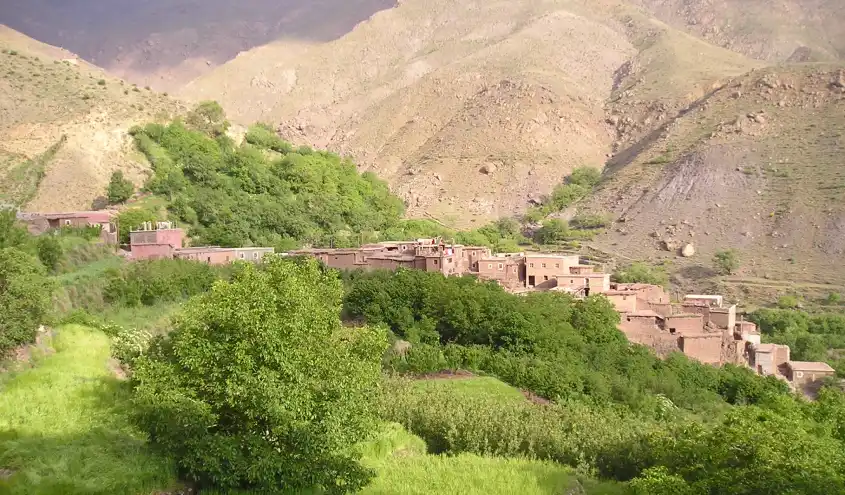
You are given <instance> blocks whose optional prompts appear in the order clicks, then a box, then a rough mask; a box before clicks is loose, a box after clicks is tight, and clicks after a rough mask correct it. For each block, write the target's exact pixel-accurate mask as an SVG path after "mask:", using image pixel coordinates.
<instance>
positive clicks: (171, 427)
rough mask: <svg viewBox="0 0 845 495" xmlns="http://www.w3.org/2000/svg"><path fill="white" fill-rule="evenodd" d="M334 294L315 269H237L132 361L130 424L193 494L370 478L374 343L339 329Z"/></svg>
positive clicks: (335, 485)
mask: <svg viewBox="0 0 845 495" xmlns="http://www.w3.org/2000/svg"><path fill="white" fill-rule="evenodd" d="M341 295H342V287H341V284H340V281H339V280H338V279H337V278H336V276H335V275H333V274H332V272H324V271H323V270H322V269H321V267H320V266H319V265H318V263H317V262H316V261H315V260H284V259H280V258H277V257H271V258H268V259H267V263H266V266H265V269H263V270H259V269H258V268H255V267H253V266H252V265H242V266H241V269H240V271H239V272H238V273H236V274H235V276H234V278H233V280H232V282H217V283H216V284H215V286H214V287H213V288H212V290H211V291H210V292H208V293H206V294H204V295H201V296H198V297H197V298H195V299H193V300H191V302H189V303H188V305H187V307H186V308H185V311H184V313H183V314H182V316H181V317H180V318H179V319H178V321H177V322H176V324H175V330H174V332H173V333H172V334H171V335H170V337H169V338H168V339H167V340H165V341H163V342H161V343H159V344H158V345H157V346H156V347H154V348H153V349H152V350H151V352H150V353H149V354H148V355H145V356H142V357H140V358H138V359H137V360H136V361H135V372H134V374H133V380H134V381H135V383H136V406H137V408H138V409H137V411H138V421H139V423H140V425H141V426H142V427H143V428H144V429H145V430H147V431H148V432H149V434H150V438H151V440H152V442H153V444H154V445H155V446H157V447H158V448H160V449H161V450H163V451H164V452H166V453H168V454H169V455H172V456H173V457H174V458H175V459H176V461H177V463H178V466H179V467H180V469H181V471H182V472H183V474H184V475H186V476H187V477H189V478H190V479H193V480H196V481H198V482H199V483H200V484H201V485H203V486H209V485H213V486H216V487H219V488H223V489H231V488H251V489H256V490H263V491H266V492H271V491H278V490H280V489H287V490H290V491H292V492H301V491H303V490H306V489H310V488H314V487H320V488H322V489H324V490H326V491H327V492H328V493H345V492H347V491H355V490H357V489H359V488H361V487H362V486H364V485H365V484H366V483H367V481H368V480H369V478H370V477H371V473H370V472H369V471H368V470H367V469H365V468H363V467H362V466H361V465H359V463H358V461H357V455H356V454H355V453H354V449H352V446H353V445H354V444H355V443H356V442H358V441H361V440H363V439H365V438H366V437H367V436H368V435H369V434H370V433H371V432H373V431H374V430H375V429H376V423H375V414H376V411H375V407H376V403H375V401H374V399H376V398H377V392H378V389H379V383H380V379H381V356H382V354H383V352H384V350H385V348H386V337H385V335H384V333H383V332H381V331H378V330H377V329H375V328H356V329H355V330H354V331H349V330H347V329H344V328H343V327H342V326H341V322H340V317H339V312H340V304H341Z"/></svg>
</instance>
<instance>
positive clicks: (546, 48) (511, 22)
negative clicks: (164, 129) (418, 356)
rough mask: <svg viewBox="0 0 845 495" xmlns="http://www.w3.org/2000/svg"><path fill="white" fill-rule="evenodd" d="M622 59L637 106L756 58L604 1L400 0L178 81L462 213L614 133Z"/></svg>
mask: <svg viewBox="0 0 845 495" xmlns="http://www.w3.org/2000/svg"><path fill="white" fill-rule="evenodd" d="M632 63H638V64H640V65H642V68H641V69H637V70H638V77H639V78H640V79H641V80H637V81H633V82H632V84H636V85H637V88H636V90H635V91H633V92H638V93H642V95H643V98H649V99H648V100H647V101H648V104H645V103H643V102H644V101H646V100H642V101H640V100H636V104H637V106H648V105H649V104H651V103H653V102H659V103H661V104H662V105H663V107H665V108H664V110H665V111H666V112H669V111H670V110H671V109H672V108H676V107H678V106H684V105H686V104H688V103H689V102H690V101H693V100H694V99H695V98H697V97H700V96H702V95H703V94H704V93H706V92H707V91H709V90H710V89H711V87H712V86H713V85H714V84H716V83H718V82H719V81H720V80H723V79H724V78H727V77H732V76H735V75H738V74H741V73H743V72H745V71H747V70H749V69H751V68H754V67H758V66H761V65H762V64H761V63H759V62H757V61H754V60H751V59H747V58H745V57H743V56H741V55H739V54H736V53H733V52H730V51H728V50H724V49H721V48H718V47H714V46H712V45H709V44H706V43H704V42H703V41H701V40H699V39H696V38H694V37H692V36H689V35H687V34H685V33H683V32H680V31H677V30H673V29H671V28H670V27H668V26H666V25H665V24H662V23H660V22H658V21H655V20H654V19H652V18H649V17H648V16H646V15H644V14H642V12H641V11H640V10H638V9H635V8H632V7H629V6H627V5H625V4H622V3H618V2H613V1H603V2H573V1H551V2H549V1H523V2H510V1H493V2H482V1H478V0H476V1H462V2H458V1H454V0H436V1H433V2H422V1H420V0H408V1H405V2H403V3H401V4H400V5H399V6H398V7H397V8H395V9H391V10H387V11H383V12H379V13H377V14H376V15H374V16H373V17H372V18H371V19H369V20H368V21H367V22H364V23H362V24H360V25H359V26H358V27H357V28H356V29H355V30H353V31H352V32H351V33H350V34H348V35H347V36H344V37H343V38H341V39H339V40H335V41H332V42H329V43H325V44H319V45H311V46H295V45H291V44H290V43H286V42H283V41H280V42H275V43H271V44H269V45H266V46H263V47H260V48H256V49H254V50H251V51H249V52H247V53H245V54H242V55H240V56H238V57H236V58H235V59H234V60H233V61H231V62H229V63H227V64H225V65H224V66H222V67H220V68H218V69H217V70H215V71H213V72H212V73H210V74H209V75H207V76H204V77H202V78H199V79H198V80H196V81H194V82H192V83H190V84H189V85H188V86H186V87H185V89H184V90H183V91H181V92H180V95H182V96H183V97H185V98H195V99H204V98H216V99H218V100H219V101H220V102H221V103H222V104H223V105H224V107H225V108H227V110H228V112H229V113H230V115H231V116H232V117H234V118H235V119H237V120H242V121H253V120H266V121H268V122H270V123H272V124H274V125H278V127H279V129H280V131H281V132H282V134H283V135H284V136H285V137H288V138H290V139H292V140H294V141H297V142H303V141H304V142H309V143H311V144H314V145H316V146H319V147H328V148H330V149H334V150H337V151H340V152H342V153H348V154H351V155H353V156H354V157H356V158H357V159H358V161H359V162H360V163H361V164H362V165H363V166H364V167H367V168H371V169H373V170H374V171H376V172H377V173H378V174H379V175H381V176H383V177H385V178H386V179H388V180H389V181H390V182H391V183H392V184H393V186H394V188H395V189H396V191H397V192H399V193H400V194H401V195H403V196H404V197H405V198H406V201H407V202H408V204H409V209H410V212H411V213H412V214H417V215H422V214H432V215H435V216H437V217H440V218H441V219H444V220H448V221H449V222H450V223H454V224H456V225H462V226H466V225H469V224H472V223H473V222H475V223H477V222H480V221H484V220H487V219H489V218H493V217H496V216H500V215H508V214H513V213H517V212H519V211H522V210H524V209H525V208H526V207H527V206H528V204H529V200H532V199H533V200H536V199H537V198H539V197H540V196H541V195H542V194H544V193H547V192H549V191H550V189H551V188H552V187H553V186H554V185H555V184H556V183H559V182H560V181H561V180H562V179H563V178H564V176H565V175H566V174H567V173H568V172H569V171H570V170H571V169H572V168H574V167H575V166H578V165H593V166H598V167H601V166H602V164H603V163H604V161H605V160H606V158H607V156H608V155H609V153H610V152H611V151H612V149H613V146H614V141H617V139H618V136H616V130H615V129H614V128H613V127H612V126H610V125H608V123H607V122H606V117H607V106H608V105H612V101H611V97H612V95H613V94H614V92H615V87H616V86H617V85H619V84H621V83H622V82H623V80H626V78H625V77H624V75H623V74H622V73H621V72H620V71H623V70H624V68H625V67H629V68H630V67H631V64H632ZM641 103H642V105H641ZM493 169H495V171H494V172H492V173H484V172H482V170H485V171H488V172H489V171H491V170H493ZM455 212H457V213H455Z"/></svg>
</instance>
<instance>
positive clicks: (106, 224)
mask: <svg viewBox="0 0 845 495" xmlns="http://www.w3.org/2000/svg"><path fill="white" fill-rule="evenodd" d="M17 218H18V220H20V221H21V222H23V223H25V224H26V226H27V229H28V230H29V232H30V233H31V234H33V235H41V234H44V233H45V232H49V231H50V230H55V229H60V228H62V227H89V226H92V227H99V228H100V238H101V239H102V240H103V242H105V243H106V244H117V242H118V237H117V232H118V228H117V212H116V211H112V210H100V211H70V212H64V213H23V212H21V213H18V215H17Z"/></svg>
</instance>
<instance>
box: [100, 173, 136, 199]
mask: <svg viewBox="0 0 845 495" xmlns="http://www.w3.org/2000/svg"><path fill="white" fill-rule="evenodd" d="M134 192H135V185H134V184H132V182H131V181H130V180H128V179H126V178H125V177H124V176H123V172H122V171H120V170H115V171H114V172H113V173H112V174H111V180H109V187H108V190H107V192H106V194H107V196H108V198H109V203H110V204H117V203H123V202H124V201H126V200H127V199H129V198H131V197H132V194H133V193H134Z"/></svg>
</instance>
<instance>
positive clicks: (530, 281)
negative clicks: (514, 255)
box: [525, 253, 580, 289]
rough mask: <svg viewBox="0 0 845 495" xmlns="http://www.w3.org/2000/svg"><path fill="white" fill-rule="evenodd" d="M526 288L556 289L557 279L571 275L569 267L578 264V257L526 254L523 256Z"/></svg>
mask: <svg viewBox="0 0 845 495" xmlns="http://www.w3.org/2000/svg"><path fill="white" fill-rule="evenodd" d="M525 263H526V267H525V277H526V287H527V288H535V289H551V288H553V287H557V286H558V285H559V283H558V282H557V279H558V278H566V277H569V276H570V275H571V273H570V271H569V269H570V267H573V266H577V265H579V264H580V259H579V257H578V255H549V254H528V253H526V256H525Z"/></svg>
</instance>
